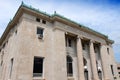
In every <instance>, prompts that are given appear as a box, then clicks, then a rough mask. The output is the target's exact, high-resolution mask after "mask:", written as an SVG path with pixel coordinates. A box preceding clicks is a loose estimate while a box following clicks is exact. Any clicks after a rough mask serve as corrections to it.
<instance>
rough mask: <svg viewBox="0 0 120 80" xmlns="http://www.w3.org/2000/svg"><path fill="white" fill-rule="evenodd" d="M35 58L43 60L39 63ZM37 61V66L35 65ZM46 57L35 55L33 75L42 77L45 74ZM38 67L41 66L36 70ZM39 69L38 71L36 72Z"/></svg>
mask: <svg viewBox="0 0 120 80" xmlns="http://www.w3.org/2000/svg"><path fill="white" fill-rule="evenodd" d="M35 59H37V60H42V61H41V62H39V64H38V63H37V62H35ZM35 63H36V66H35ZM43 65H44V57H38V56H34V60H33V77H42V76H43V71H44V70H43V69H44V66H43ZM36 67H40V68H41V69H39V71H38V69H37V70H36ZM36 71H38V72H36Z"/></svg>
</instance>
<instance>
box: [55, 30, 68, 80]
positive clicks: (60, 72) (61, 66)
mask: <svg viewBox="0 0 120 80" xmlns="http://www.w3.org/2000/svg"><path fill="white" fill-rule="evenodd" d="M53 56H54V61H53V67H54V79H53V80H67V69H66V68H67V66H66V47H65V33H64V32H63V31H61V30H57V29H55V30H54V55H53Z"/></svg>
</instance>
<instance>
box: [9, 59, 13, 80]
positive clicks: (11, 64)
mask: <svg viewBox="0 0 120 80" xmlns="http://www.w3.org/2000/svg"><path fill="white" fill-rule="evenodd" d="M12 68H13V58H12V59H11V63H10V78H11V75H12Z"/></svg>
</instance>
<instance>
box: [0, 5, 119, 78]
mask: <svg viewBox="0 0 120 80" xmlns="http://www.w3.org/2000/svg"><path fill="white" fill-rule="evenodd" d="M38 29H41V30H40V31H37V30H38ZM37 32H38V33H40V34H38V33H37ZM112 44H113V41H111V40H109V39H108V37H107V36H105V35H103V34H101V33H98V32H96V31H94V30H91V29H89V28H87V27H84V26H82V25H79V24H77V23H75V22H73V21H71V20H69V19H67V18H65V17H62V16H60V15H58V14H56V13H55V14H54V15H52V16H50V15H48V14H46V13H43V12H40V11H37V10H36V9H34V8H31V7H28V6H26V5H24V4H22V5H21V6H20V8H19V9H18V11H17V13H16V15H15V16H14V18H13V20H12V21H11V22H10V23H9V24H8V26H7V28H6V30H5V32H4V33H3V35H2V37H1V39H0V80H115V79H116V80H118V73H117V66H116V63H115V60H114V53H113V49H112ZM38 58H40V59H41V60H40V59H39V60H38ZM68 58H71V59H68ZM35 59H36V60H35ZM35 61H40V62H38V63H36V64H39V63H40V64H39V65H37V68H38V70H37V69H34V68H35V66H36V65H35ZM38 66H40V67H38ZM41 67H42V68H41ZM39 68H40V69H39ZM68 68H69V69H68ZM39 71H40V72H39ZM35 72H38V73H35Z"/></svg>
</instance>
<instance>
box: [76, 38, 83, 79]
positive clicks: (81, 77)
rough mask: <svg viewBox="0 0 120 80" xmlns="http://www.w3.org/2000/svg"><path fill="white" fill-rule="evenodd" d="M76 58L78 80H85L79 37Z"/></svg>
mask: <svg viewBox="0 0 120 80" xmlns="http://www.w3.org/2000/svg"><path fill="white" fill-rule="evenodd" d="M77 57H78V72H79V75H78V79H79V80H85V79H84V66H83V53H82V43H81V38H80V37H78V39H77Z"/></svg>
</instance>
